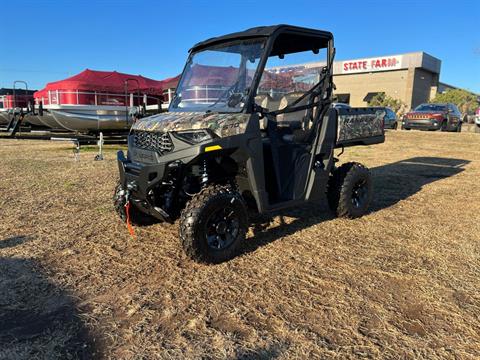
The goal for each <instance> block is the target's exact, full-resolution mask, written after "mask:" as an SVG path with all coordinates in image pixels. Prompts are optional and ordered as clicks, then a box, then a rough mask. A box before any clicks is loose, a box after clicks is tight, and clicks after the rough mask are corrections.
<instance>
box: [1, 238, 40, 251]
mask: <svg viewBox="0 0 480 360" xmlns="http://www.w3.org/2000/svg"><path fill="white" fill-rule="evenodd" d="M34 238H35V237H34V236H30V235H19V236H12V237H9V238H6V239H3V240H0V250H1V249H7V248H11V247H15V246H17V245H21V244H24V243H26V242H27V241H30V240H33V239H34Z"/></svg>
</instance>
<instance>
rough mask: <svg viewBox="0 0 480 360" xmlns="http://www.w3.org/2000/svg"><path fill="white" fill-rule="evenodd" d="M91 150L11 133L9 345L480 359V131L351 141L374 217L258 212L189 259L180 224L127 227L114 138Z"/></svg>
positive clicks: (55, 352) (1, 237)
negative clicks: (227, 250) (366, 173)
mask: <svg viewBox="0 0 480 360" xmlns="http://www.w3.org/2000/svg"><path fill="white" fill-rule="evenodd" d="M93 155H94V153H93V152H92V151H86V152H81V153H80V160H79V161H75V160H74V156H73V153H72V151H71V150H70V149H69V148H68V147H67V146H65V144H59V143H48V142H33V141H16V140H4V139H0V174H1V181H0V218H1V222H0V259H1V260H0V261H3V264H4V266H2V271H1V272H0V289H2V292H1V295H0V305H1V307H2V313H1V315H0V320H2V321H3V322H2V327H1V330H0V343H1V345H2V346H0V349H2V350H0V358H2V357H3V358H9V354H10V355H11V354H14V353H15V354H17V355H19V356H17V357H18V358H22V357H23V358H31V357H32V356H31V354H40V355H38V356H37V357H39V358H63V357H68V356H69V357H72V358H81V357H82V356H84V357H85V356H86V357H97V358H99V357H101V355H103V356H104V357H106V358H115V359H118V358H125V359H138V358H146V359H153V358H165V359H172V358H178V359H183V358H213V359H232V358H242V359H249V358H265V359H267V358H268V359H270V358H279V359H290V358H331V357H335V356H336V357H340V358H359V357H369V358H428V359H435V358H438V359H444V358H467V359H468V358H471V359H475V358H478V357H480V350H479V349H480V347H479V345H478V344H479V343H480V335H479V334H480V325H479V322H478V314H479V313H480V296H479V292H478V289H479V288H480V280H479V279H480V263H479V259H480V241H479V235H478V234H480V222H479V221H478V216H477V214H479V213H480V191H478V186H479V184H478V179H479V178H480V137H479V136H478V135H477V134H472V133H463V132H462V133H432V132H416V131H410V132H403V131H396V132H395V131H391V132H389V133H388V134H387V140H386V143H385V144H382V145H378V146H367V147H355V148H352V149H346V153H345V154H344V155H343V156H342V157H341V160H342V161H360V162H362V163H364V164H365V165H367V166H368V167H370V169H371V171H372V174H373V176H374V186H375V189H376V193H375V200H374V203H373V205H372V211H371V212H370V213H369V214H368V215H367V216H365V217H363V218H360V219H356V220H343V219H336V218H334V217H333V216H332V214H331V213H330V212H329V211H328V209H327V208H326V206H325V204H324V203H319V204H312V205H308V206H305V207H301V208H296V209H291V210H288V211H284V212H280V213H275V214H273V215H272V216H257V217H255V218H253V219H252V227H251V228H250V231H249V233H248V239H247V243H246V245H245V247H244V250H243V253H242V254H241V255H240V256H238V257H237V258H235V259H233V260H232V261H229V262H227V263H224V264H220V265H215V266H206V265H200V264H197V263H194V262H192V261H191V260H189V259H188V258H187V257H186V256H185V255H184V254H183V251H182V249H181V246H180V244H179V240H178V232H177V231H178V229H177V224H173V225H168V224H155V225H152V226H148V227H137V228H136V229H135V231H136V234H137V240H132V239H131V238H130V237H129V234H128V232H127V230H126V228H125V226H124V224H122V223H121V222H120V221H119V220H118V219H117V217H116V215H115V214H114V212H113V209H112V205H111V196H112V192H113V188H114V186H115V182H116V177H117V167H116V162H115V155H114V149H113V148H110V149H108V150H107V153H106V160H105V161H100V162H94V161H93ZM3 269H5V270H3ZM8 269H10V270H8ZM15 269H16V270H15ZM11 289H13V290H11ZM3 309H8V310H7V312H4V311H3ZM27 323H28V324H32V326H26V325H25V324H27ZM3 324H7V325H8V326H6V327H5V326H4V325H3ZM5 329H6V330H7V331H6V330H5ZM7 333H8V335H6V334H7ZM5 349H7V350H5ZM84 349H87V350H84ZM1 351H3V353H2V352H1ZM6 351H8V352H6ZM99 351H100V352H101V353H100V352H99ZM10 357H12V356H10Z"/></svg>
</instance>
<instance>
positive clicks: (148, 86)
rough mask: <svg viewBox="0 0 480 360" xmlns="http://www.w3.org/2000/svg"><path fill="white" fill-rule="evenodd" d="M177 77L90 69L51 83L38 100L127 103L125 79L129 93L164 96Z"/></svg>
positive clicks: (102, 103) (38, 95) (45, 101)
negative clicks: (156, 77) (155, 76)
mask: <svg viewBox="0 0 480 360" xmlns="http://www.w3.org/2000/svg"><path fill="white" fill-rule="evenodd" d="M175 79H176V78H169V79H165V80H163V81H158V80H153V79H149V78H146V77H144V76H141V75H131V74H124V73H119V72H116V71H96V70H90V69H86V70H84V71H82V72H81V73H79V74H77V75H74V76H72V77H69V78H67V79H64V80H60V81H54V82H51V83H48V84H47V86H46V87H45V88H44V89H42V90H40V91H37V92H36V93H35V94H34V97H35V99H37V101H39V100H41V99H42V98H43V100H44V104H46V105H48V104H49V101H50V100H51V102H52V104H82V105H125V104H124V102H125V81H128V82H127V84H128V93H133V94H137V93H138V92H139V93H140V95H141V96H143V95H144V94H146V95H147V96H149V97H154V98H156V99H161V98H162V96H163V91H164V90H166V89H168V86H169V84H170V83H174V82H175ZM177 81H178V79H177ZM49 91H50V94H49ZM95 93H97V94H98V95H97V96H96V95H95ZM107 94H108V95H107ZM49 95H50V96H49ZM57 95H58V98H57Z"/></svg>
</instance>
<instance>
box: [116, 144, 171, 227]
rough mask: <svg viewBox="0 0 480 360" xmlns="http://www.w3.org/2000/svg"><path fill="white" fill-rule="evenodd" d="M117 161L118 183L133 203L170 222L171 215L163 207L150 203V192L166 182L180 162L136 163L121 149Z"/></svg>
mask: <svg viewBox="0 0 480 360" xmlns="http://www.w3.org/2000/svg"><path fill="white" fill-rule="evenodd" d="M117 163H118V170H119V174H120V183H121V185H122V188H123V189H125V190H126V191H127V192H128V193H129V200H130V201H131V202H132V203H133V205H134V206H135V207H137V208H138V209H139V210H141V211H142V212H144V213H145V214H148V215H151V216H153V217H155V218H157V219H159V220H161V221H167V222H172V221H173V220H172V218H171V216H170V215H169V214H168V213H167V212H166V211H165V210H164V209H162V208H160V207H158V206H155V204H153V203H152V200H151V192H152V189H153V188H155V187H156V186H158V185H159V184H166V183H168V179H169V177H170V175H171V173H172V172H173V171H177V170H178V167H179V166H180V164H179V163H178V162H171V163H169V164H166V163H159V164H148V165H146V164H138V163H134V162H132V161H130V160H128V159H127V158H126V157H125V155H124V153H123V151H118V152H117Z"/></svg>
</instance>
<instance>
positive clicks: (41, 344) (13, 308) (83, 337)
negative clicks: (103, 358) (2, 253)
mask: <svg viewBox="0 0 480 360" xmlns="http://www.w3.org/2000/svg"><path fill="white" fill-rule="evenodd" d="M0 307H1V312H0V359H31V358H36V359H37V358H39V359H91V358H93V357H95V352H94V351H93V346H92V344H93V341H92V339H91V338H90V336H89V333H88V331H87V329H86V328H85V326H84V324H83V323H82V321H81V320H80V318H79V315H78V311H77V308H76V305H75V303H74V301H73V299H72V298H71V297H70V296H69V295H68V294H66V293H65V292H64V291H62V290H61V289H59V288H58V287H57V286H55V285H54V284H53V283H52V282H50V281H49V280H48V279H47V278H46V277H45V276H44V275H43V274H42V273H41V272H40V271H39V267H38V266H36V264H34V263H33V262H32V261H31V260H27V259H18V258H17V259H15V258H6V257H0Z"/></svg>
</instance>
